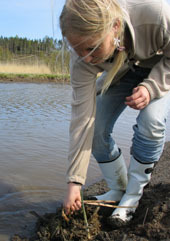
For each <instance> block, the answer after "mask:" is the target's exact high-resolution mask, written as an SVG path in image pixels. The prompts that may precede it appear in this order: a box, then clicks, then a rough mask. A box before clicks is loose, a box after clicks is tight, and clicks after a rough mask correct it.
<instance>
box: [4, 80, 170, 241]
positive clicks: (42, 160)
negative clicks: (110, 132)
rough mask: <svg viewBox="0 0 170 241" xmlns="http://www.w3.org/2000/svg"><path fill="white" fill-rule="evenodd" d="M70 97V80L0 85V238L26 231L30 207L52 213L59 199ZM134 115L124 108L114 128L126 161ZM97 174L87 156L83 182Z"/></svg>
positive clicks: (63, 189)
mask: <svg viewBox="0 0 170 241" xmlns="http://www.w3.org/2000/svg"><path fill="white" fill-rule="evenodd" d="M70 100H71V87H70V86H69V85H61V84H60V85H59V84H35V83H6V84H5V83H1V84H0V241H5V240H9V237H10V235H13V234H14V233H18V234H24V235H29V234H30V233H31V231H32V230H33V227H34V224H35V222H36V218H35V217H34V216H32V215H31V214H30V211H36V212H37V213H39V214H40V215H41V214H44V213H45V212H55V209H56V206H57V203H58V200H63V197H64V195H65V193H66V184H65V172H66V166H67V151H68V130H69V121H70V111H71V108H70ZM136 115H137V111H134V110H132V109H130V108H128V109H127V110H126V111H125V112H124V113H123V115H122V116H121V117H120V119H119V123H118V124H116V128H115V133H114V136H115V138H116V140H117V143H118V144H119V145H120V147H121V149H122V150H123V153H124V155H125V157H126V159H127V160H129V147H130V145H131V138H132V125H133V124H134V123H135V118H136ZM169 137H170V121H169V122H168V125H167V140H169ZM127 162H128V161H127ZM100 177H101V173H100V170H99V169H98V166H97V164H96V162H95V161H94V159H93V158H91V162H90V168H89V170H88V177H87V182H86V183H87V184H91V183H93V182H95V181H96V180H98V179H99V178H100Z"/></svg>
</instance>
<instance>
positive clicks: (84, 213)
mask: <svg viewBox="0 0 170 241" xmlns="http://www.w3.org/2000/svg"><path fill="white" fill-rule="evenodd" d="M81 204H82V209H83V216H84V222H85V225H86V230H87V237H88V239H90V238H91V237H90V230H89V224H88V221H87V215H86V210H85V206H84V201H83V191H82V190H81Z"/></svg>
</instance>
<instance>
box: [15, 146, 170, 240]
mask: <svg viewBox="0 0 170 241" xmlns="http://www.w3.org/2000/svg"><path fill="white" fill-rule="evenodd" d="M169 177H170V142H167V143H166V144H165V147H164V151H163V154H162V156H161V158H160V160H159V162H158V164H157V165H156V167H155V169H154V171H153V174H152V179H151V182H150V184H149V185H148V186H147V187H146V188H145V190H144V194H143V197H142V199H141V201H140V204H139V207H138V208H137V210H136V213H135V215H134V217H133V219H132V221H131V222H130V223H129V224H128V225H127V226H125V227H121V228H117V227H112V226H109V225H108V224H107V216H108V215H109V213H111V212H112V211H113V209H110V208H102V209H100V210H98V209H97V208H96V207H94V206H93V207H89V206H86V205H85V209H86V214H87V220H88V225H89V227H88V228H89V230H88V232H87V227H86V226H85V224H84V218H83V215H84V214H83V212H82V210H81V211H78V212H76V213H74V214H72V215H71V216H69V217H64V216H63V214H62V208H58V209H57V211H56V213H53V214H46V215H44V216H43V217H39V218H37V226H36V229H35V235H33V236H32V237H31V238H24V237H18V236H17V235H16V236H14V237H13V238H12V239H11V240H12V241H21V240H22V241H57V240H58V241H62V240H64V241H66V240H67V241H72V240H73V241H86V240H93V241H113V240H114V241H158V240H159V241H160V240H161V241H169V240H170V178H169ZM106 190H107V186H106V183H105V182H104V181H103V180H102V181H100V182H98V183H95V184H93V185H91V186H89V187H88V188H87V189H86V190H84V196H85V197H86V198H88V197H90V196H92V195H96V194H101V193H103V192H105V191H106ZM67 218H68V220H67Z"/></svg>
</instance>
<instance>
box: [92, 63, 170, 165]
mask: <svg viewBox="0 0 170 241" xmlns="http://www.w3.org/2000/svg"><path fill="white" fill-rule="evenodd" d="M149 71H150V70H149V69H143V68H139V67H135V72H133V71H131V70H130V71H128V73H127V74H126V75H125V76H124V77H123V78H122V79H121V80H120V82H118V83H117V84H116V85H114V86H111V87H110V88H109V89H108V91H107V92H106V93H105V94H103V95H98V96H97V100H96V101H97V103H96V104H97V110H96V120H95V130H94V138H93V145H92V154H93V156H94V157H95V159H96V160H97V162H99V163H104V162H109V161H112V160H114V159H116V158H117V157H118V156H119V148H118V147H117V145H116V143H115V141H114V140H113V137H112V135H111V134H112V131H113V128H114V125H115V122H116V121H117V119H118V117H119V116H120V114H121V113H122V112H123V111H124V110H125V108H126V105H125V104H124V102H125V98H126V97H127V96H130V95H131V94H132V90H133V88H134V87H136V86H137V85H138V84H139V83H140V82H142V81H143V79H144V78H145V77H147V76H148V74H149ZM169 109H170V92H168V93H167V94H166V95H165V96H164V97H162V98H160V99H154V100H153V101H151V102H150V103H149V105H148V106H147V107H145V108H144V109H142V110H141V111H139V114H138V117H137V119H136V125H134V126H133V130H134V135H133V139H132V147H131V154H132V155H133V157H134V158H135V159H137V160H139V161H140V162H142V163H152V162H156V161H158V160H159V158H160V156H161V154H162V151H163V147H164V142H165V127H166V118H167V114H168V111H169Z"/></svg>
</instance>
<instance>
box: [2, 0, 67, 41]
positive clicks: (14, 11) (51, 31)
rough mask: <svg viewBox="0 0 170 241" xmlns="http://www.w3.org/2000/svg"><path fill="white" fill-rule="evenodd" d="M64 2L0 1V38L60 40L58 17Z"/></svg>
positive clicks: (37, 0)
mask: <svg viewBox="0 0 170 241" xmlns="http://www.w3.org/2000/svg"><path fill="white" fill-rule="evenodd" d="M64 3H65V0H0V36H3V37H15V36H16V35H17V36H18V37H21V38H25V37H26V38H27V39H43V38H44V37H45V36H48V37H52V38H54V39H58V40H59V39H61V38H62V37H61V32H60V28H59V21H58V19H59V16H60V13H61V10H62V7H63V5H64Z"/></svg>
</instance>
